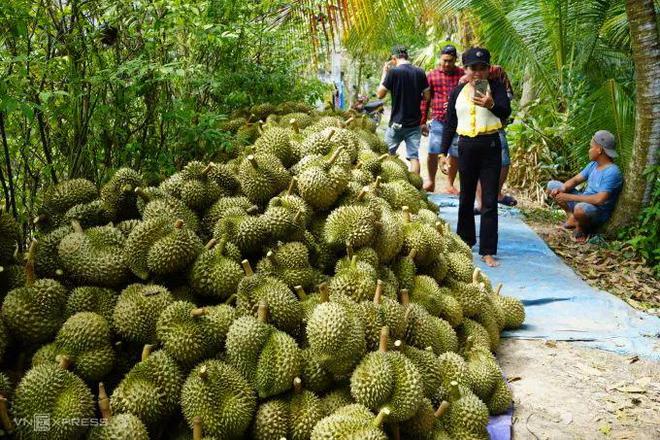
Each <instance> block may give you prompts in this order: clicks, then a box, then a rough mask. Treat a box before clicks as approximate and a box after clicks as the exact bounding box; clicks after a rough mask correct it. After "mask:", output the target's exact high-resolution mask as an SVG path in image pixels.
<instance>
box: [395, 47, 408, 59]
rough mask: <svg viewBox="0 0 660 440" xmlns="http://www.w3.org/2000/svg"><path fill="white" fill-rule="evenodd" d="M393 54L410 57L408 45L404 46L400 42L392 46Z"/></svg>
mask: <svg viewBox="0 0 660 440" xmlns="http://www.w3.org/2000/svg"><path fill="white" fill-rule="evenodd" d="M392 55H394V56H395V57H406V58H407V57H408V48H407V47H406V46H402V45H400V44H397V45H396V46H394V47H393V48H392Z"/></svg>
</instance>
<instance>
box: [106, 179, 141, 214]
mask: <svg viewBox="0 0 660 440" xmlns="http://www.w3.org/2000/svg"><path fill="white" fill-rule="evenodd" d="M141 185H142V175H141V174H140V173H138V172H137V171H135V170H133V169H130V168H120V169H118V170H117V172H116V173H115V174H114V175H113V176H112V177H111V178H110V180H109V181H108V183H106V184H105V185H103V187H101V200H103V202H104V203H105V205H106V206H107V208H108V209H109V211H110V212H111V213H112V217H113V219H114V220H115V221H117V222H119V221H121V220H126V219H131V218H137V217H139V212H138V209H137V195H136V194H135V189H136V188H138V187H139V186H141Z"/></svg>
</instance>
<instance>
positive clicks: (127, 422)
mask: <svg viewBox="0 0 660 440" xmlns="http://www.w3.org/2000/svg"><path fill="white" fill-rule="evenodd" d="M98 406H99V411H100V413H101V417H102V419H103V420H104V423H103V424H102V425H101V426H97V427H94V428H92V430H91V431H90V433H89V437H88V439H89V440H149V432H148V431H147V427H146V426H144V423H142V421H141V420H140V419H139V418H138V417H137V416H135V415H133V414H130V413H126V414H117V415H113V414H112V409H111V408H110V399H109V398H108V395H107V393H106V391H105V385H104V384H103V382H101V383H99V400H98Z"/></svg>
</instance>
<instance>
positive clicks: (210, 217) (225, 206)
mask: <svg viewBox="0 0 660 440" xmlns="http://www.w3.org/2000/svg"><path fill="white" fill-rule="evenodd" d="M253 206H254V209H255V210H256V209H258V207H256V206H255V205H252V202H250V200H249V199H248V198H247V197H245V196H230V197H220V198H219V199H218V200H216V201H215V203H213V205H212V206H211V207H210V208H209V209H207V210H206V212H205V213H204V217H203V218H202V230H203V231H204V232H205V233H207V234H212V233H213V227H214V226H215V224H216V223H217V222H218V220H220V219H221V218H223V217H224V215H225V212H227V211H228V210H229V208H241V209H243V210H244V211H245V212H246V214H247V213H248V210H250V211H251V210H252V209H251V208H252V207H253Z"/></svg>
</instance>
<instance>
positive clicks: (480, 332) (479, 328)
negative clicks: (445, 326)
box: [456, 318, 492, 353]
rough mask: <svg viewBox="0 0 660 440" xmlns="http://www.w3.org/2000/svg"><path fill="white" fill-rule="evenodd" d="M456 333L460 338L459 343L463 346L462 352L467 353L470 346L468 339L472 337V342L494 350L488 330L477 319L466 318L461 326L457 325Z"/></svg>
mask: <svg viewBox="0 0 660 440" xmlns="http://www.w3.org/2000/svg"><path fill="white" fill-rule="evenodd" d="M456 334H457V336H458V338H459V344H460V345H461V347H462V348H463V350H462V353H465V352H466V350H467V347H468V343H467V341H468V339H469V338H472V344H473V345H475V346H478V347H482V348H484V349H486V350H492V347H491V343H492V342H491V338H490V335H489V334H488V330H486V329H485V328H484V326H483V325H481V324H479V323H478V322H477V321H473V320H472V319H469V318H465V319H463V322H462V323H461V325H460V326H458V327H456Z"/></svg>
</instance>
